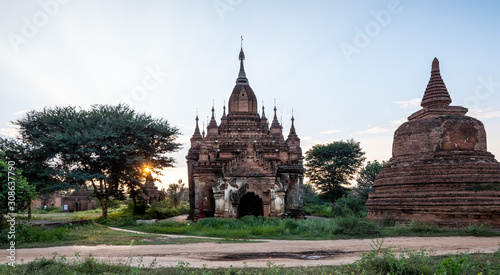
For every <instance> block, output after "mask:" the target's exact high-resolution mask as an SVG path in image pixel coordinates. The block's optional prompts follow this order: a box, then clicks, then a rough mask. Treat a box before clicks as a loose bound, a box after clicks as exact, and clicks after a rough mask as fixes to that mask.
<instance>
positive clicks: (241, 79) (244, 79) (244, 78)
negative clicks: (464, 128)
mask: <svg viewBox="0 0 500 275" xmlns="http://www.w3.org/2000/svg"><path fill="white" fill-rule="evenodd" d="M239 59H240V72H239V74H238V79H236V84H238V85H248V79H247V75H246V73H245V67H244V66H243V60H245V53H244V52H243V36H241V50H240V55H239Z"/></svg>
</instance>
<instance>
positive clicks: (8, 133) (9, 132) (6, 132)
mask: <svg viewBox="0 0 500 275" xmlns="http://www.w3.org/2000/svg"><path fill="white" fill-rule="evenodd" d="M17 132H18V131H17V129H16V128H13V127H10V128H1V129H0V135H1V136H4V137H10V138H16V137H17Z"/></svg>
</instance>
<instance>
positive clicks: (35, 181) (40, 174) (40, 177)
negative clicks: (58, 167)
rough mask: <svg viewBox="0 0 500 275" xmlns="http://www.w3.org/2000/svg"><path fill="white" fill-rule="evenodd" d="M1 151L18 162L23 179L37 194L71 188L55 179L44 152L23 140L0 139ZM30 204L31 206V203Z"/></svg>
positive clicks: (29, 210)
mask: <svg viewBox="0 0 500 275" xmlns="http://www.w3.org/2000/svg"><path fill="white" fill-rule="evenodd" d="M0 150H2V151H3V152H4V153H5V157H6V158H7V159H12V160H16V167H17V168H18V169H21V170H22V171H23V177H25V178H26V179H27V181H28V182H29V184H30V185H33V186H34V187H35V191H36V193H37V194H39V195H44V194H50V193H53V192H54V191H58V190H65V189H68V188H70V187H71V186H68V185H65V184H64V183H62V182H60V181H58V180H57V178H56V177H54V175H55V173H54V170H53V169H52V167H50V165H48V163H47V162H45V155H42V154H43V151H42V150H36V149H35V148H32V147H31V146H30V145H29V144H26V143H24V142H22V141H21V140H18V139H8V138H0ZM28 204H29V205H31V201H30V202H28ZM30 218H31V207H28V219H30Z"/></svg>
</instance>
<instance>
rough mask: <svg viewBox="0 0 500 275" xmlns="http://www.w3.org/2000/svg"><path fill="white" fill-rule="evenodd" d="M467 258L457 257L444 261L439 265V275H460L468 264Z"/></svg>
mask: <svg viewBox="0 0 500 275" xmlns="http://www.w3.org/2000/svg"><path fill="white" fill-rule="evenodd" d="M467 260H468V259H467V256H465V257H461V258H460V259H458V258H456V257H455V256H453V257H451V258H446V259H444V260H443V261H442V262H441V264H440V265H439V270H438V272H437V274H438V275H460V274H461V273H462V269H463V267H464V264H465V263H466V262H467Z"/></svg>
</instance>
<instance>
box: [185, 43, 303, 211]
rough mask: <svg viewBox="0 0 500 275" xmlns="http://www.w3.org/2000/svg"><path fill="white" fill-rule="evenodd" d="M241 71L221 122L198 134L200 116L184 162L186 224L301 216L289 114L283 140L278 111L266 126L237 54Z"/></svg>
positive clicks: (297, 151) (298, 165)
mask: <svg viewBox="0 0 500 275" xmlns="http://www.w3.org/2000/svg"><path fill="white" fill-rule="evenodd" d="M239 60H240V71H239V74H238V78H237V80H236V85H235V87H234V89H233V91H232V93H231V96H230V97H229V101H228V112H227V114H226V107H225V106H224V108H223V113H222V117H221V119H220V123H219V124H217V121H216V119H215V114H214V112H215V110H214V108H213V107H212V118H211V120H210V122H209V123H208V126H207V127H206V130H207V132H206V134H205V129H203V132H202V133H200V129H199V125H198V116H196V128H195V131H194V134H193V136H192V138H191V148H190V149H189V153H188V155H187V157H186V159H187V166H188V179H189V203H190V212H189V218H190V219H197V218H202V217H219V218H240V217H243V216H246V215H255V216H266V217H284V216H292V217H296V216H301V215H303V208H302V182H303V177H304V176H303V174H304V167H303V165H302V159H303V156H302V149H301V148H300V139H299V137H298V136H297V133H296V131H295V126H294V117H293V115H292V118H291V120H292V124H291V128H290V131H289V134H288V138H287V139H286V140H285V139H284V136H283V131H282V130H283V127H282V125H281V124H280V123H279V122H278V118H277V115H276V106H275V107H274V117H273V120H272V121H271V123H270V125H269V122H268V119H267V117H266V115H265V112H264V106H262V113H261V114H259V112H258V106H257V105H258V104H257V97H256V96H255V93H254V92H253V90H252V88H251V87H250V85H249V82H248V79H247V77H246V73H245V69H244V66H243V63H244V62H243V61H244V60H245V54H244V52H243V48H242V49H241V51H240V54H239Z"/></svg>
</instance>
